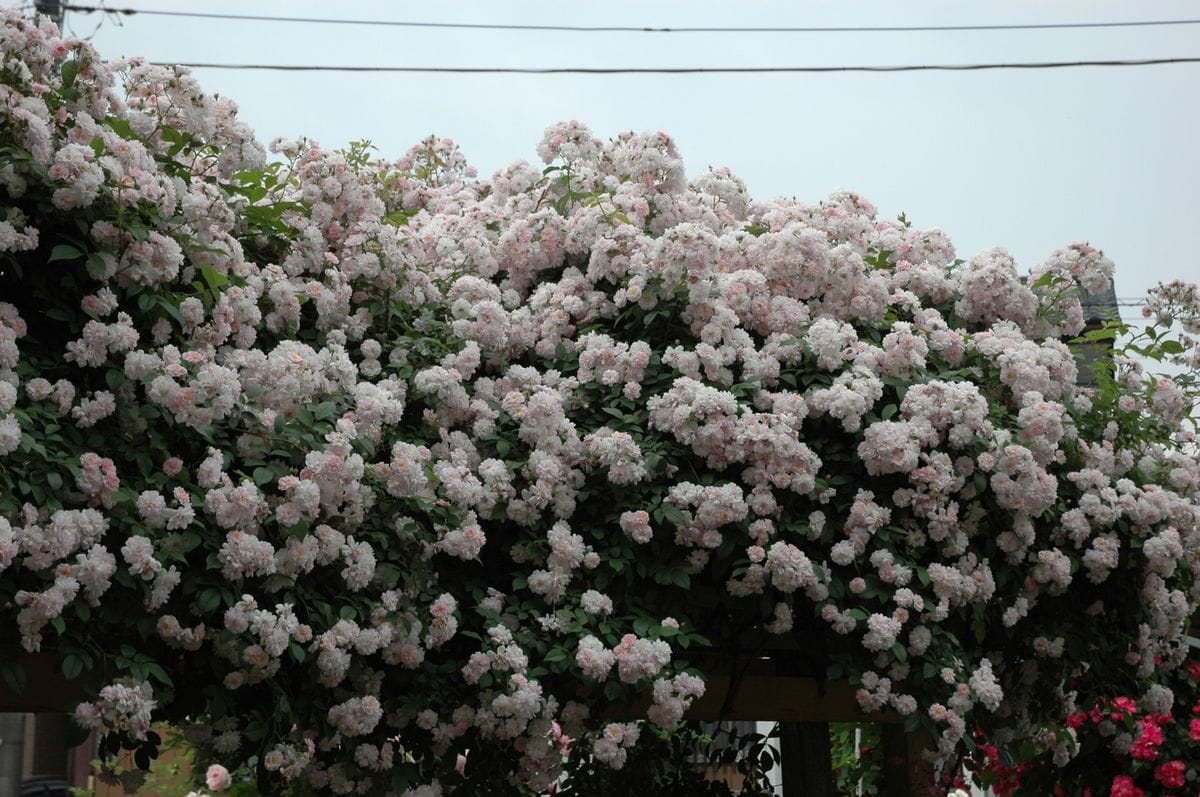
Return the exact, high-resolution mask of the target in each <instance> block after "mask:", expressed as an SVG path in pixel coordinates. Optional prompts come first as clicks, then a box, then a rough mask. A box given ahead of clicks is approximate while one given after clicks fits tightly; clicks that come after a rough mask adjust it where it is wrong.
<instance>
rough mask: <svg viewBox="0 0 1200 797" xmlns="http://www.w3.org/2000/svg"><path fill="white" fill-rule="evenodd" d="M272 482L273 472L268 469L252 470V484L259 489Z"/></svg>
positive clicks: (273, 478)
mask: <svg viewBox="0 0 1200 797" xmlns="http://www.w3.org/2000/svg"><path fill="white" fill-rule="evenodd" d="M274 480H275V471H273V470H271V469H270V468H255V469H254V483H255V484H257V485H258V486H259V487H262V486H263V485H264V484H269V483H270V482H272V481H274Z"/></svg>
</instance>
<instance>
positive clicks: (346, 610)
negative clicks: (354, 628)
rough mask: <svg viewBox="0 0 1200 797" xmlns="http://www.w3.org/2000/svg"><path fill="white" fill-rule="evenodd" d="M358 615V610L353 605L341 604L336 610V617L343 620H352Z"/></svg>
mask: <svg viewBox="0 0 1200 797" xmlns="http://www.w3.org/2000/svg"><path fill="white" fill-rule="evenodd" d="M357 616H358V611H357V610H356V609H355V608H354V607H353V606H343V607H342V608H341V610H340V611H339V612H338V617H340V618H342V619H343V620H353V619H354V618H355V617H357Z"/></svg>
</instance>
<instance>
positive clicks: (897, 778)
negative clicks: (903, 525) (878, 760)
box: [879, 725, 933, 797]
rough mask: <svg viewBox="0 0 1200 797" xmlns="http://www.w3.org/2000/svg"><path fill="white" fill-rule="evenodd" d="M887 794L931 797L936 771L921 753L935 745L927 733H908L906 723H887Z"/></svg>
mask: <svg viewBox="0 0 1200 797" xmlns="http://www.w3.org/2000/svg"><path fill="white" fill-rule="evenodd" d="M879 731H880V737H881V739H882V742H883V782H884V787H883V788H884V791H883V794H884V795H886V797H930V795H931V794H932V793H933V789H932V783H931V781H932V779H933V778H932V775H933V773H932V770H931V769H930V766H929V764H928V763H926V761H925V759H924V757H923V756H922V755H921V754H922V753H923V752H924V751H925V750H928V749H929V748H930V746H931V741H930V739H929V737H927V736H925V735H924V734H923V733H905V732H904V726H902V725H883V726H882V727H880V729H879Z"/></svg>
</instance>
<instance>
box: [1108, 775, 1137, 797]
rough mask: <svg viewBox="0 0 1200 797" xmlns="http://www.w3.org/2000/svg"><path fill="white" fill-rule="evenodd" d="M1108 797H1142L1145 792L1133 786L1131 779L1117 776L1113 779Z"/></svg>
mask: <svg viewBox="0 0 1200 797" xmlns="http://www.w3.org/2000/svg"><path fill="white" fill-rule="evenodd" d="M1108 794H1109V797H1144V795H1145V792H1144V791H1142V790H1141V789H1139V788H1138V787H1137V786H1135V785H1133V778H1131V777H1129V776H1128V775H1117V776H1116V777H1115V778H1113V782H1112V790H1111V791H1109V793H1108Z"/></svg>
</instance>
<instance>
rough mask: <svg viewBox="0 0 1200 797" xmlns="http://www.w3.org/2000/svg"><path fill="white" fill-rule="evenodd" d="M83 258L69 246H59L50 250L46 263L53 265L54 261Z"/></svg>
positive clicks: (80, 253)
mask: <svg viewBox="0 0 1200 797" xmlns="http://www.w3.org/2000/svg"><path fill="white" fill-rule="evenodd" d="M81 257H83V252H81V251H80V250H79V249H77V248H76V247H74V246H71V245H70V244H59V245H58V246H56V247H54V248H53V249H51V250H50V257H49V259H47V260H46V262H47V263H53V262H55V261H56V260H78V259H79V258H81Z"/></svg>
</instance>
